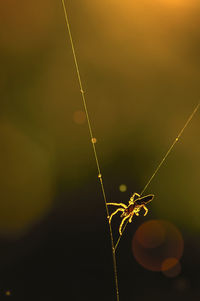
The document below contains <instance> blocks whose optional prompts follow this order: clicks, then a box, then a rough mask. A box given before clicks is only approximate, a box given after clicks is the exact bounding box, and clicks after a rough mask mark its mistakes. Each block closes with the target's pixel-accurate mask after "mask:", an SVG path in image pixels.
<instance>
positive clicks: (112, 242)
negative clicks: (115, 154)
mask: <svg viewBox="0 0 200 301" xmlns="http://www.w3.org/2000/svg"><path fill="white" fill-rule="evenodd" d="M61 1H62V6H63V10H64V16H65V21H66V25H67V30H68V34H69V39H70V44H71V49H72V53H73V58H74V64H75V68H76V73H77V78H78V82H79V87H80V92H81V96H82V101H83V106H84V110H85V114H86V119H87V124H88V129H89V133H90V139H91V143H92V147H93V152H94V157H95V161H96V166H97V171H98V178H99V181H100V185H101V191H102V195H103V199H104V203H105V208H106V214H107V218H108V217H109V210H108V206H107V198H106V193H105V189H104V184H103V179H102V174H101V170H100V165H99V160H98V156H97V151H96V146H95V143H96V138H94V136H93V132H92V126H91V122H90V118H89V114H88V109H87V103H86V98H85V92H84V90H83V85H82V80H81V76H80V71H79V65H78V61H77V57H76V52H75V47H74V42H73V39H72V34H71V29H70V24H69V19H68V14H67V9H66V5H65V1H64V0H61ZM108 225H109V232H110V239H111V246H112V256H113V268H114V278H115V288H116V299H117V301H119V287H118V276H117V263H116V255H115V247H114V240H113V233H112V228H111V224H110V223H109V222H108Z"/></svg>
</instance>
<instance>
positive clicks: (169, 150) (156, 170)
mask: <svg viewBox="0 0 200 301" xmlns="http://www.w3.org/2000/svg"><path fill="white" fill-rule="evenodd" d="M199 106H200V103H198V105H197V106H196V107H195V109H194V110H193V112H192V113H191V114H190V116H189V117H188V119H187V121H186V123H185V124H184V126H183V127H182V129H181V130H180V132H179V133H178V135H177V137H176V138H175V140H174V141H173V143H172V144H171V146H170V147H169V149H168V151H167V152H166V154H165V155H164V157H163V158H162V160H161V161H160V163H159V164H158V166H157V167H156V169H155V171H154V172H153V174H152V176H151V177H150V179H149V180H148V182H147V184H146V185H145V186H144V188H143V190H142V191H141V193H140V195H142V194H143V193H144V192H145V190H146V189H147V187H148V186H149V184H150V183H151V181H152V180H153V178H154V177H155V175H156V174H157V172H158V171H159V169H160V168H161V166H162V165H163V163H164V162H165V160H166V159H167V157H168V156H169V154H170V153H171V151H172V149H173V148H174V146H175V144H176V143H177V142H178V140H179V138H180V137H181V135H182V134H183V131H184V130H185V128H186V127H187V126H188V124H189V122H190V121H191V120H192V118H193V117H194V115H195V113H196V112H197V110H198V109H199ZM127 224H128V221H127V222H126V224H125V225H124V228H123V229H122V235H123V232H124V230H125V228H126V226H127ZM122 235H120V236H119V238H118V240H117V243H116V245H115V250H116V249H117V246H118V244H119V242H120V240H121V237H122Z"/></svg>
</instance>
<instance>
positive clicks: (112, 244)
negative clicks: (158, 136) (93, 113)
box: [61, 0, 200, 301]
mask: <svg viewBox="0 0 200 301" xmlns="http://www.w3.org/2000/svg"><path fill="white" fill-rule="evenodd" d="M61 1H62V6H63V10H64V16H65V21H66V25H67V31H68V35H69V39H70V44H71V49H72V54H73V59H74V64H75V68H76V73H77V78H78V82H79V87H80V93H81V97H82V101H83V106H84V110H85V114H86V119H87V124H88V129H89V134H90V141H91V143H92V148H93V153H94V158H95V162H96V167H97V172H98V174H97V176H98V179H99V182H100V185H101V191H102V195H103V199H104V203H105V208H106V214H107V221H108V218H109V210H108V205H107V197H106V193H105V189H104V183H103V178H102V173H101V169H100V165H99V160H98V155H97V150H96V145H95V143H96V141H97V140H96V138H95V137H94V135H93V131H92V126H91V122H90V117H89V114H88V109H87V101H86V97H85V91H84V89H83V84H82V79H81V75H80V71H79V64H78V61H77V57H76V52H75V47H74V42H73V38H72V34H71V29H70V23H69V18H68V14H67V9H66V5H65V1H64V0H61ZM199 106H200V103H198V104H197V106H196V107H195V108H194V110H193V111H192V113H191V115H190V116H189V117H188V119H187V121H186V123H185V124H184V126H183V127H182V129H181V130H180V132H179V133H178V135H177V137H176V138H175V140H174V141H173V142H172V144H171V145H170V147H169V149H168V150H167V152H166V153H165V155H164V156H163V158H162V159H161V161H160V163H159V164H158V165H157V167H156V169H155V171H154V172H153V174H152V176H151V177H150V178H149V180H148V182H147V183H146V185H145V186H144V188H143V190H142V191H141V193H140V196H141V195H143V194H144V192H145V191H146V189H147V187H148V186H149V184H150V183H151V181H152V180H153V178H154V177H155V175H156V174H157V172H158V171H159V169H160V168H161V166H162V165H163V163H164V162H165V160H166V159H167V157H168V156H169V154H170V153H171V151H172V149H173V148H174V146H175V144H176V143H177V142H178V141H179V138H180V137H181V135H182V134H183V131H184V130H185V128H186V127H187V126H188V124H189V122H190V121H191V120H192V118H193V117H194V115H195V113H196V112H197V110H198V109H199ZM127 224H128V220H127V221H126V223H125V225H124V227H123V229H122V235H123V233H124V231H125V229H126V227H127ZM108 225H109V232H110V239H111V247H112V256H113V268H114V278H115V288H116V298H117V301H119V288H118V275H117V264H116V249H117V247H118V245H119V242H120V240H121V237H122V235H120V236H119V238H118V240H117V242H116V244H114V239H113V232H112V227H111V224H110V223H109V221H108Z"/></svg>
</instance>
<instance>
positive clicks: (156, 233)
mask: <svg viewBox="0 0 200 301" xmlns="http://www.w3.org/2000/svg"><path fill="white" fill-rule="evenodd" d="M183 245H184V244H183V238H182V235H181V233H180V231H179V230H178V229H177V228H176V227H175V226H174V225H173V224H172V223H170V222H168V221H163V220H150V221H147V222H145V223H143V224H142V225H141V226H140V227H139V228H138V229H137V231H136V232H135V234H134V237H133V240H132V251H133V255H134V257H135V259H136V260H137V261H138V263H139V264H140V265H142V266H143V267H144V268H146V269H148V270H151V271H165V270H166V271H167V269H171V268H172V267H173V266H175V265H177V263H178V261H179V259H180V258H181V256H182V254H183ZM172 259H173V260H172Z"/></svg>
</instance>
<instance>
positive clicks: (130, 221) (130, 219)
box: [128, 213, 137, 223]
mask: <svg viewBox="0 0 200 301" xmlns="http://www.w3.org/2000/svg"><path fill="white" fill-rule="evenodd" d="M133 215H134V213H133V214H131V217H130V218H129V220H128V221H129V223H132V218H133ZM136 215H137V214H136Z"/></svg>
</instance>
